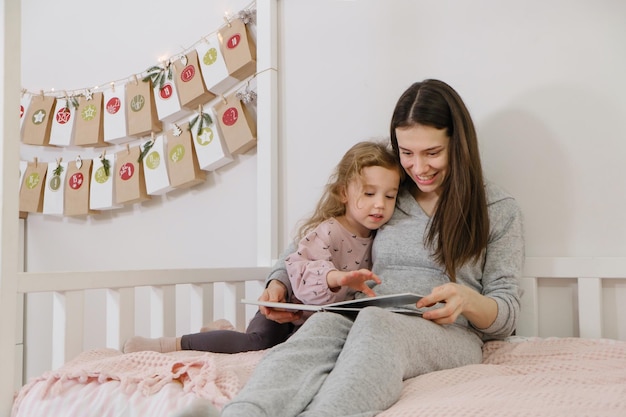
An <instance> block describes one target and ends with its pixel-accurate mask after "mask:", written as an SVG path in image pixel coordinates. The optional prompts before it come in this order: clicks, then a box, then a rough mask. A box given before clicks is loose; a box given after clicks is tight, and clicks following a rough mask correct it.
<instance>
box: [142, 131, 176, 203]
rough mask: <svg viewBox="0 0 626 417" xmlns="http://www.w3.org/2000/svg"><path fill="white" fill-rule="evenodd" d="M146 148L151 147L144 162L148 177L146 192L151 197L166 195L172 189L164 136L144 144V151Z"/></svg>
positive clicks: (144, 169)
mask: <svg viewBox="0 0 626 417" xmlns="http://www.w3.org/2000/svg"><path fill="white" fill-rule="evenodd" d="M145 146H149V147H150V149H149V150H148V151H147V152H146V155H145V156H144V157H143V161H142V162H143V172H144V175H145V177H146V192H147V193H148V194H150V195H158V194H164V193H166V192H168V191H170V190H171V189H172V187H171V186H170V178H169V175H168V173H167V163H166V162H165V154H166V149H165V143H164V140H163V136H159V137H157V138H156V139H154V140H153V141H152V140H151V141H148V142H146V143H144V144H143V145H142V149H145Z"/></svg>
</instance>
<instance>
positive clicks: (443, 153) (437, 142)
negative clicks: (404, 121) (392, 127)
mask: <svg viewBox="0 0 626 417" xmlns="http://www.w3.org/2000/svg"><path fill="white" fill-rule="evenodd" d="M396 138H397V139H398V148H399V150H400V163H401V164H402V167H403V168H404V170H405V171H406V173H407V175H408V176H409V177H411V179H413V181H414V182H415V184H417V187H418V188H419V190H420V191H421V192H422V193H425V194H430V193H432V194H433V195H432V196H433V197H434V196H439V195H440V194H441V191H442V188H441V185H442V184H443V181H444V179H445V177H446V175H447V173H448V145H449V143H450V138H449V137H448V135H447V132H446V129H437V128H434V127H432V126H424V125H414V126H410V127H402V128H397V129H396Z"/></svg>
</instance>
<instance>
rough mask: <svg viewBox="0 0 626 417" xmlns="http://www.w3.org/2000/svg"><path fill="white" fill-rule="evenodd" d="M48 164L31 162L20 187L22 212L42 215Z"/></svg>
mask: <svg viewBox="0 0 626 417" xmlns="http://www.w3.org/2000/svg"><path fill="white" fill-rule="evenodd" d="M47 171H48V164H47V163H44V162H38V161H37V159H35V160H34V161H33V162H29V163H28V165H27V166H26V172H25V173H24V182H22V186H21V187H20V211H21V212H27V213H41V212H42V211H43V191H44V188H43V186H44V184H45V183H46V172H47Z"/></svg>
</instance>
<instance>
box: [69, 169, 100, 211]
mask: <svg viewBox="0 0 626 417" xmlns="http://www.w3.org/2000/svg"><path fill="white" fill-rule="evenodd" d="M92 164H93V161H92V160H91V159H81V158H80V157H78V158H76V160H75V161H72V162H70V163H68V164H67V174H66V177H65V210H64V213H65V215H66V216H86V215H87V214H93V213H95V212H94V211H93V210H90V209H89V187H90V184H91V167H92Z"/></svg>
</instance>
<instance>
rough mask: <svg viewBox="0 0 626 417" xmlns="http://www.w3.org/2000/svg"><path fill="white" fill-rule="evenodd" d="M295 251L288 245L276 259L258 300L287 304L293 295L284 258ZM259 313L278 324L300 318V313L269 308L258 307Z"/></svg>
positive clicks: (291, 245)
mask: <svg viewBox="0 0 626 417" xmlns="http://www.w3.org/2000/svg"><path fill="white" fill-rule="evenodd" d="M294 250H295V245H294V244H293V243H292V244H290V245H289V246H288V247H287V249H286V250H285V251H284V252H283V253H282V254H281V255H280V256H279V257H278V260H277V261H276V263H275V264H274V266H273V267H272V270H271V271H270V274H269V275H268V277H267V279H266V280H265V290H264V291H263V293H261V296H260V297H259V300H262V301H273V302H289V301H291V297H292V295H293V291H292V290H291V282H290V281H289V276H288V275H287V269H286V267H285V258H286V257H287V256H288V255H289V254H290V253H292V252H293V251H294ZM259 311H260V312H261V314H263V315H264V316H265V317H267V318H268V319H270V320H274V321H275V322H278V323H289V322H292V321H296V320H299V319H300V318H301V317H302V312H301V311H293V310H279V309H276V308H270V307H263V306H261V307H259Z"/></svg>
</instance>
